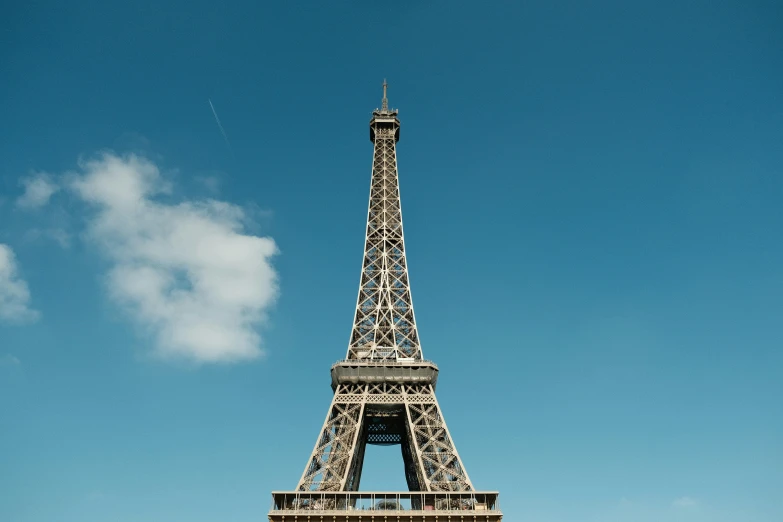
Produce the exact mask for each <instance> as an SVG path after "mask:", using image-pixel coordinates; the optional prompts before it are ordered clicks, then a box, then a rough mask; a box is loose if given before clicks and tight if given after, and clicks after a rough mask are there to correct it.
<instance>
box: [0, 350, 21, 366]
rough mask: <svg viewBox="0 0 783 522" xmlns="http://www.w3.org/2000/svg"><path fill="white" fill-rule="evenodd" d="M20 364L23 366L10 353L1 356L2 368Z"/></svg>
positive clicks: (0, 364) (0, 363)
mask: <svg viewBox="0 0 783 522" xmlns="http://www.w3.org/2000/svg"><path fill="white" fill-rule="evenodd" d="M20 364H22V361H20V360H19V359H18V358H16V357H14V356H13V355H11V354H10V353H7V354H4V355H0V366H17V365H20Z"/></svg>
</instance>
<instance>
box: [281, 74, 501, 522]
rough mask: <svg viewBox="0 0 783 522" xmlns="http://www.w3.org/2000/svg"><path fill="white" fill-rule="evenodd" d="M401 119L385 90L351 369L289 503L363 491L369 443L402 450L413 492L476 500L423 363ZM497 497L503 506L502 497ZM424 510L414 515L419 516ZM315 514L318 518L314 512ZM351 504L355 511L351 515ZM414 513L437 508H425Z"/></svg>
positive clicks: (374, 122)
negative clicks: (407, 236) (402, 172)
mask: <svg viewBox="0 0 783 522" xmlns="http://www.w3.org/2000/svg"><path fill="white" fill-rule="evenodd" d="M397 114H398V113H397V110H395V109H389V108H388V101H387V98H386V82H385V81H384V85H383V102H382V106H381V109H376V110H375V111H373V113H372V119H371V120H370V139H371V141H372V142H373V145H374V153H373V166H372V179H371V183H370V202H369V209H368V214H367V233H366V237H365V247H364V257H363V262H362V274H361V279H360V283H359V295H358V298H357V304H356V312H355V315H354V321H353V327H352V329H351V336H350V339H349V344H348V352H347V356H346V359H345V360H343V361H340V362H338V363H337V364H335V365H334V366H333V367H332V389H333V390H334V397H333V398H332V403H331V406H330V407H329V411H328V413H327V415H326V419H325V421H324V424H323V427H322V428H321V432H320V434H319V436H318V439H317V441H316V443H315V447H314V448H313V451H312V454H311V455H310V458H309V459H308V462H307V465H306V466H305V469H304V472H303V473H302V477H301V479H300V480H299V484H298V486H297V492H296V493H286V494H284V495H289V496H290V495H293V496H291V497H290V498H294V497H296V498H297V499H298V498H300V497H299V496H297V495H305V494H308V495H313V494H316V493H319V492H320V493H323V494H326V492H331V493H329V494H337V492H356V491H358V490H359V483H360V481H361V475H362V465H363V461H364V453H365V448H366V446H367V444H384V445H388V444H399V445H400V447H401V450H402V458H403V462H404V468H405V478H406V480H407V483H408V489H409V490H410V491H411V492H421V494H425V493H424V492H448V494H452V493H454V494H461V495H468V496H465V497H464V498H465V499H469V498H473V499H474V501H475V498H477V497H476V495H477V494H478V493H477V492H475V490H474V488H473V485H472V484H471V481H470V479H469V478H468V474H467V471H466V470H465V466H464V465H463V464H462V460H461V459H460V457H459V454H458V453H457V449H456V446H455V445H454V442H453V439H452V437H451V434H450V433H449V430H448V427H447V426H446V422H445V420H444V418H443V413H442V411H441V409H440V406H439V405H438V401H437V399H436V397H435V385H436V383H437V376H438V367H437V366H436V365H435V364H433V363H431V362H429V361H425V360H424V359H423V358H422V350H421V345H420V340H419V335H418V331H417V329H416V319H415V315H414V312H413V301H412V300H411V292H410V283H409V278H408V265H407V262H406V259H405V241H404V237H403V229H402V211H401V207H400V190H399V182H398V174H397V153H396V144H397V142H398V141H399V138H400V121H399V119H398V117H397ZM346 494H347V493H346ZM388 494H389V495H395V493H388ZM438 494H443V493H438ZM471 494H472V495H473V496H472V497H471V496H470V495H471ZM281 495H283V494H282V493H281ZM384 495H385V494H384ZM396 495H397V497H399V496H400V495H401V494H400V493H396ZM481 495H485V494H484V493H482V494H481ZM493 495H494V496H493V497H492V498H493V499H495V500H493V502H496V499H497V494H493ZM397 497H395V498H397ZM275 498H276V499H277V498H278V497H275ZM280 498H282V497H280ZM286 498H289V497H286ZM302 498H304V497H302ZM307 498H311V497H307ZM312 498H313V499H315V498H316V497H312ZM319 498H320V497H319ZM324 498H326V497H324ZM330 498H331V497H330ZM340 498H342V497H340ZM347 498H349V497H346V499H347ZM351 498H353V497H351ZM357 498H358V497H357ZM406 498H414V497H406ZM415 498H418V497H415ZM422 498H423V497H422ZM438 498H440V497H438ZM443 498H444V499H445V498H447V497H443ZM448 498H450V497H448ZM454 498H459V499H462V498H463V497H459V495H457V496H456V497H454ZM481 498H484V497H481ZM335 499H337V497H335ZM398 501H399V498H398ZM277 502H278V501H277V500H276V503H277ZM297 502H298V501H297ZM308 502H309V501H308ZM313 502H315V501H313ZM334 502H337V500H335V501H334ZM346 502H347V501H346ZM416 502H418V501H416V500H414V505H412V507H411V509H414V508H416V505H415V503H416ZM438 502H441V501H438ZM466 502H467V501H466ZM276 505H278V504H276ZM286 505H287V503H286V502H283V503H282V504H280V505H278V507H277V508H274V509H275V510H277V511H278V513H277V515H280V513H279V511H280V510H283V511H285V509H287V508H286V507H285V506H286ZM308 505H309V506H310V508H308V509H312V506H313V505H316V504H314V503H312V502H311V503H310V504H308ZM318 505H321V504H318ZM323 505H324V506H326V504H323ZM330 505H331V504H330ZM352 505H353V504H351V503H350V502H348V504H345V506H348V507H346V509H351V508H350V506H352ZM438 505H440V504H438ZM443 505H444V506H445V504H443ZM465 505H466V506H467V505H468V504H465ZM471 505H472V504H471ZM477 505H479V506H482V504H481V503H479V504H477ZM493 505H494V504H493ZM280 506H283V507H280ZM297 506H298V505H297ZM334 506H337V504H334ZM334 506H332V509H334ZM433 506H434V504H433ZM300 507H301V506H300ZM292 509H293V508H292ZM297 509H299V507H297ZM416 509H418V510H424V511H426V510H428V509H434V508H432V507H429V508H428V507H426V505H423V504H422V505H421V506H419V507H418V508H416ZM444 509H445V508H444ZM449 509H451V508H449ZM471 509H472V508H471ZM477 509H484V508H483V507H480V508H477ZM493 513H494V517H495V518H493V520H500V517H502V514H500V512H499V511H497V510H496V508H493ZM308 514H310V513H308ZM270 520H272V512H270Z"/></svg>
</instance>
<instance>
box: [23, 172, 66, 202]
mask: <svg viewBox="0 0 783 522" xmlns="http://www.w3.org/2000/svg"><path fill="white" fill-rule="evenodd" d="M21 184H22V185H23V186H24V194H22V195H21V196H19V198H17V200H16V206H17V207H19V208H23V209H36V208H40V207H43V206H44V205H46V204H47V203H49V198H51V197H52V195H53V194H54V193H55V192H57V191H58V190H60V187H58V186H57V184H56V183H55V182H54V181H52V178H51V177H50V176H49V175H48V174H45V173H38V174H34V175H32V176H29V177H26V178H22V180H21Z"/></svg>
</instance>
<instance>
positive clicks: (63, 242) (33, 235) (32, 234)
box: [25, 228, 71, 248]
mask: <svg viewBox="0 0 783 522" xmlns="http://www.w3.org/2000/svg"><path fill="white" fill-rule="evenodd" d="M25 237H26V238H27V239H29V240H30V241H35V240H37V239H40V238H46V239H51V240H52V241H54V242H56V243H57V244H58V245H60V246H61V247H62V248H69V247H70V246H71V234H69V233H68V232H67V231H66V230H65V229H63V228H47V229H41V228H31V229H30V230H28V231H27V232H25Z"/></svg>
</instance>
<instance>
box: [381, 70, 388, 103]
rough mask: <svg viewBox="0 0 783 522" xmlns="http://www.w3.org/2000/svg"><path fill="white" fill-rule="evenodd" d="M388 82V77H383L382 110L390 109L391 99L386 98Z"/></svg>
mask: <svg viewBox="0 0 783 522" xmlns="http://www.w3.org/2000/svg"><path fill="white" fill-rule="evenodd" d="M387 85H388V84H387V83H386V78H384V79H383V102H382V104H381V110H384V111H388V110H389V100H387V99H386V86H387Z"/></svg>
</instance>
